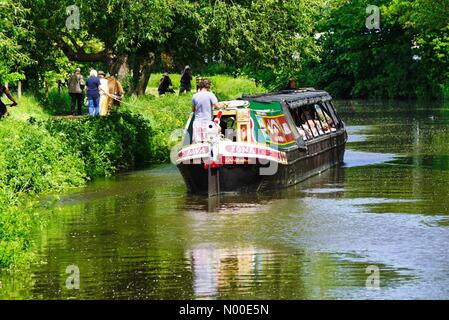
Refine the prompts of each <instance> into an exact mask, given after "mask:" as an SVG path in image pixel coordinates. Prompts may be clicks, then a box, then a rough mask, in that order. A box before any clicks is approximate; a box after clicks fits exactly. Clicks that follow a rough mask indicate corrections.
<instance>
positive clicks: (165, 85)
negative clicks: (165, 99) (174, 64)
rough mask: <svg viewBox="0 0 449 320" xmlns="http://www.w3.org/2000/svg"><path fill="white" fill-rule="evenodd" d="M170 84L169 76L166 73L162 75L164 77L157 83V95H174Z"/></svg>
mask: <svg viewBox="0 0 449 320" xmlns="http://www.w3.org/2000/svg"><path fill="white" fill-rule="evenodd" d="M172 85H173V84H172V82H171V79H170V76H169V75H168V73H167V72H165V73H164V76H163V77H162V78H161V80H160V81H159V87H158V88H157V91H158V92H159V95H160V96H162V95H164V94H166V93H175V90H173V89H172V88H170V87H171V86H172Z"/></svg>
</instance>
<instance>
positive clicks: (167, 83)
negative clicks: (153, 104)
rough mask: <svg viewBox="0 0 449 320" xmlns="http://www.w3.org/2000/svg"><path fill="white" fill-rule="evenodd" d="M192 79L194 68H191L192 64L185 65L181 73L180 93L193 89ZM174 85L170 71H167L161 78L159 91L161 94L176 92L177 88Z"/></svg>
mask: <svg viewBox="0 0 449 320" xmlns="http://www.w3.org/2000/svg"><path fill="white" fill-rule="evenodd" d="M192 80H193V76H192V70H191V69H190V66H185V67H184V70H183V71H182V73H181V80H180V86H179V95H181V94H183V93H184V92H187V93H189V92H191V91H192ZM172 86H173V83H172V81H171V79H170V75H169V74H168V72H165V73H164V75H163V76H162V78H161V80H159V86H158V88H157V91H158V93H159V95H160V96H162V95H164V94H167V93H175V90H174V89H173V88H172Z"/></svg>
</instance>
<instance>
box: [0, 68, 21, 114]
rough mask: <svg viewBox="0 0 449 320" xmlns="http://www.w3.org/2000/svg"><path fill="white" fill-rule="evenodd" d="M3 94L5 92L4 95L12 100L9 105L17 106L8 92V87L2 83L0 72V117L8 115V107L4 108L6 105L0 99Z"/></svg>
mask: <svg viewBox="0 0 449 320" xmlns="http://www.w3.org/2000/svg"><path fill="white" fill-rule="evenodd" d="M3 94H5V95H6V97H8V99H9V100H11V102H12V104H11V107H15V106H17V102H16V100H14V98H13V97H12V95H11V93H10V92H9V89H8V88H7V87H6V86H5V85H3V76H2V75H1V74H0V119H1V118H3V117H6V116H7V115H8V109H7V108H6V105H5V104H4V103H3V101H2V96H3Z"/></svg>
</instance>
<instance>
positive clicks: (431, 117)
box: [0, 101, 449, 299]
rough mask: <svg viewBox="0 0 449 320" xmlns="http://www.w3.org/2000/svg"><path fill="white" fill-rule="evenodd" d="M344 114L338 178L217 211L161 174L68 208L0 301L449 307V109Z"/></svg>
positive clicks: (248, 198) (106, 188)
mask: <svg viewBox="0 0 449 320" xmlns="http://www.w3.org/2000/svg"><path fill="white" fill-rule="evenodd" d="M338 108H339V110H340V112H341V116H342V118H343V119H345V121H346V123H347V124H348V126H349V132H350V137H351V138H350V142H349V144H348V148H347V149H348V152H347V154H346V157H345V165H343V166H341V167H338V168H334V169H332V170H329V171H327V172H325V173H323V174H322V175H320V176H317V177H314V178H312V179H309V180H307V181H305V182H303V183H301V184H299V185H297V186H295V187H292V188H289V189H287V190H281V191H279V192H276V193H274V194H270V195H267V194H262V195H240V196H226V197H223V198H222V199H221V200H220V202H219V203H215V204H213V205H211V204H210V203H208V202H207V200H205V199H202V198H200V197H194V196H189V195H187V194H186V191H185V187H184V185H183V182H182V179H181V177H180V175H179V174H178V172H177V171H176V168H174V167H172V166H162V167H157V168H152V169H148V170H142V171H138V172H133V173H128V174H123V175H120V176H118V177H115V178H113V179H109V180H102V181H97V182H95V183H93V184H92V185H90V186H89V187H88V188H85V189H81V190H76V191H74V192H72V193H70V194H68V195H66V196H64V197H63V198H62V200H61V202H60V204H59V206H58V208H57V209H56V213H55V217H54V219H53V221H52V223H51V224H50V225H49V226H48V228H46V229H45V230H44V231H43V232H37V233H36V243H37V247H38V250H37V255H38V258H39V259H38V260H39V263H37V264H35V265H32V266H30V268H29V270H27V271H24V270H21V271H17V272H10V273H7V272H2V273H1V274H0V285H1V288H0V297H1V298H6V299H27V298H36V299H80V298H81V299H96V298H101V299H343V298H349V299H354V298H362V299H365V298H374V299H382V298H386V299H389V298H400V299H405V298H439V299H442V298H449V251H448V250H447V249H446V243H447V241H448V240H449V233H448V227H449V214H448V213H449V209H448V208H449V197H448V194H449V183H448V181H449V170H448V168H449V162H448V160H449V142H448V141H449V139H448V138H449V132H448V128H449V126H448V125H449V112H448V111H447V110H449V106H446V107H444V106H441V105H431V104H425V105H413V104H407V103H397V102H396V103H385V102H383V103H359V102H354V101H351V102H339V103H338ZM446 108H447V109H446ZM211 207H213V208H212V209H213V210H211ZM69 265H76V266H78V267H79V269H80V290H69V289H67V287H66V284H65V283H66V279H67V276H68V274H66V268H67V266H69ZM370 265H373V266H377V267H378V268H379V269H380V289H378V290H373V289H367V288H366V280H367V277H368V274H367V273H366V268H367V267H368V266H370Z"/></svg>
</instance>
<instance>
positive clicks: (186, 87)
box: [179, 66, 193, 95]
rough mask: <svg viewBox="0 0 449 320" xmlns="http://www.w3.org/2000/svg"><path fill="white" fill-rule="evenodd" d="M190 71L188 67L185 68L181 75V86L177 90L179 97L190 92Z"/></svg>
mask: <svg viewBox="0 0 449 320" xmlns="http://www.w3.org/2000/svg"><path fill="white" fill-rule="evenodd" d="M192 79H193V77H192V70H190V67H189V66H185V68H184V71H182V73H181V86H180V88H179V95H181V94H183V93H184V92H190V91H192V84H191V82H192Z"/></svg>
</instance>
